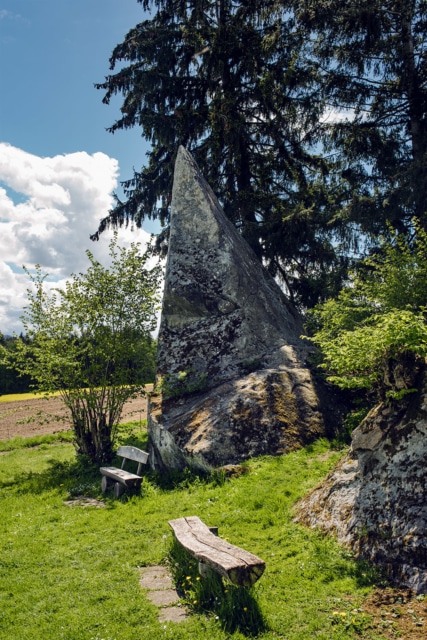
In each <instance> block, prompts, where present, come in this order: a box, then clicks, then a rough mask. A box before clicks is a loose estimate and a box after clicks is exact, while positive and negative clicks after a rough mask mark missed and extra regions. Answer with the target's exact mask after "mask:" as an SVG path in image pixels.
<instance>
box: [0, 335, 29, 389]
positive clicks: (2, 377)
mask: <svg viewBox="0 0 427 640" xmlns="http://www.w3.org/2000/svg"><path fill="white" fill-rule="evenodd" d="M19 339H21V340H25V339H26V338H25V336H21V337H20V338H16V337H12V336H2V334H1V333H0V345H1V346H2V347H4V348H5V349H6V350H8V351H13V350H14V349H15V345H16V341H17V340H19ZM32 385H34V380H32V379H31V378H30V376H28V375H19V373H18V372H17V371H15V369H9V368H8V367H7V366H6V365H5V364H3V363H2V362H0V395H6V394H11V393H25V392H26V391H29V390H30V388H31V386H32Z"/></svg>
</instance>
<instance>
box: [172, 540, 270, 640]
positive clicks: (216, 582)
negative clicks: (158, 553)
mask: <svg viewBox="0 0 427 640" xmlns="http://www.w3.org/2000/svg"><path fill="white" fill-rule="evenodd" d="M169 563H170V567H171V572H172V575H173V578H174V582H175V586H176V589H177V591H178V593H181V594H182V597H183V600H184V602H185V605H186V606H187V607H188V608H189V609H190V610H191V611H193V612H195V613H207V614H210V615H213V616H214V617H215V619H216V620H218V621H220V624H221V626H222V627H223V629H224V630H225V631H226V632H227V633H234V632H235V631H240V632H241V633H243V634H244V635H245V636H257V635H258V634H259V633H261V632H262V631H264V630H265V626H266V625H265V620H264V619H263V616H262V613H261V610H260V607H259V604H258V602H257V599H256V590H255V589H253V588H247V587H237V586H236V585H234V584H232V583H230V582H228V581H223V579H221V577H220V576H218V575H217V574H215V573H214V572H210V573H209V574H208V575H207V576H205V577H201V576H200V574H199V569H198V562H197V560H195V559H194V558H193V557H192V556H191V555H190V554H189V553H187V552H186V551H185V549H183V548H182V546H181V545H180V544H178V543H177V542H176V541H175V540H173V542H172V545H171V549H170V552H169Z"/></svg>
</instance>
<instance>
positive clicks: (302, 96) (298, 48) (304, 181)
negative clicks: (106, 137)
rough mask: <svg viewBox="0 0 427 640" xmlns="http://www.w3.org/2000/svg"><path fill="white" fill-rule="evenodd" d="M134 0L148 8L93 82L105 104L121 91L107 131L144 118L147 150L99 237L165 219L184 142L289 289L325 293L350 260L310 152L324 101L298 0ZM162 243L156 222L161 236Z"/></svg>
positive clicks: (320, 164) (319, 166)
mask: <svg viewBox="0 0 427 640" xmlns="http://www.w3.org/2000/svg"><path fill="white" fill-rule="evenodd" d="M139 2H140V4H142V6H143V8H144V9H146V10H150V12H151V13H150V19H148V20H144V21H142V22H141V23H139V24H138V25H136V26H135V27H134V28H133V29H131V31H129V33H128V34H127V35H126V37H125V39H124V41H123V42H122V43H121V44H119V45H117V46H116V47H115V49H114V50H113V53H112V55H111V57H110V69H111V70H112V72H113V73H111V75H108V76H107V77H106V79H105V82H103V83H101V84H98V85H96V86H97V88H99V89H101V90H103V91H104V92H105V94H104V98H103V101H104V102H105V103H107V104H108V103H110V101H111V100H112V99H113V98H114V97H115V96H117V95H118V96H120V97H121V98H122V105H121V113H120V114H119V117H118V118H117V120H116V121H115V122H114V124H113V125H112V126H111V127H110V129H109V130H110V131H111V132H113V133H114V132H116V131H118V130H121V129H128V128H132V127H137V128H140V130H141V133H142V135H143V136H144V138H145V139H147V140H149V141H150V143H151V150H150V151H149V153H148V154H147V155H148V163H147V165H146V166H144V167H142V168H141V170H139V171H136V172H135V173H134V177H133V179H130V180H128V181H126V182H124V185H123V186H124V191H125V195H126V199H125V201H119V200H117V202H116V206H115V208H114V209H113V211H111V212H110V214H109V216H108V217H107V218H105V219H104V220H102V221H101V225H100V227H99V230H98V232H97V233H96V234H95V235H94V237H98V235H99V233H100V232H101V231H102V230H103V229H105V228H106V227H107V226H110V225H113V226H121V225H122V224H124V223H126V222H127V221H132V222H134V223H136V225H137V226H139V225H141V224H142V221H143V220H144V219H145V218H147V217H148V218H158V219H160V221H161V223H162V224H164V225H167V224H168V221H169V213H170V202H171V193H172V179H173V169H174V161H175V157H176V154H177V151H178V147H179V145H180V144H182V145H184V146H185V147H186V148H187V149H188V150H189V151H190V152H191V153H192V154H193V156H194V158H195V160H196V161H197V163H198V165H199V167H200V169H201V170H202V172H203V174H204V176H205V178H206V179H207V181H208V182H209V184H210V186H211V187H212V189H213V190H214V192H215V194H216V195H217V197H218V198H219V200H220V202H221V204H222V206H223V207H224V211H225V213H226V215H227V216H228V218H229V219H230V220H231V222H232V223H233V224H234V225H235V226H236V227H237V228H238V229H239V230H240V231H241V232H242V235H243V236H244V237H245V239H246V240H247V241H248V242H249V244H250V245H251V246H252V248H253V249H254V251H255V252H256V254H257V255H258V256H259V257H260V258H263V259H264V263H265V264H268V266H269V269H270V270H271V272H272V273H273V274H274V275H278V276H279V277H281V278H282V279H283V281H284V283H285V285H286V287H287V288H288V289H289V291H290V292H291V294H292V295H294V296H295V297H296V298H297V299H299V300H300V301H302V302H303V303H304V304H312V302H313V300H317V299H319V297H320V298H321V299H323V298H324V297H325V291H326V290H331V289H332V290H333V291H335V290H336V288H337V286H338V285H339V282H340V279H341V277H342V273H343V272H345V267H346V260H345V259H344V258H342V257H338V256H337V252H336V250H335V247H336V245H335V244H334V242H333V240H334V238H335V233H336V232H337V226H336V224H335V218H334V213H335V212H334V211H333V209H331V207H330V206H329V202H328V200H329V197H330V196H329V195H328V193H327V192H326V191H325V189H324V175H325V174H327V172H328V169H327V164H328V161H327V159H326V158H320V157H319V155H318V154H317V153H315V152H314V151H313V150H314V148H315V145H316V142H317V141H318V139H319V134H320V127H319V119H320V116H321V113H322V111H323V109H324V103H323V96H322V93H321V92H320V91H318V87H317V84H316V82H317V76H318V71H317V68H316V62H315V61H314V60H313V59H312V58H311V57H310V55H307V47H308V45H309V43H310V39H309V38H308V39H305V37H306V36H305V34H304V31H303V30H302V29H301V28H300V26H299V25H297V24H296V22H295V19H294V15H293V4H294V3H293V2H292V0H289V1H287V2H281V3H276V2H269V1H268V0H262V1H259V2H245V3H236V2H233V1H232V0H221V1H220V0H191V2H186V3H182V2H175V1H173V0H159V1H157V2H153V1H149V0H139ZM159 203H160V206H159ZM339 225H341V222H340V223H339ZM166 244H167V241H166V238H165V232H163V233H162V235H161V236H160V237H159V246H160V248H164V247H165V246H166Z"/></svg>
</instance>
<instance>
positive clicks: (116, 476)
mask: <svg viewBox="0 0 427 640" xmlns="http://www.w3.org/2000/svg"><path fill="white" fill-rule="evenodd" d="M117 455H118V456H119V457H120V458H123V459H122V466H121V468H120V469H119V468H118V467H101V468H100V472H101V474H102V476H103V477H102V482H101V488H102V493H105V492H106V491H107V489H108V487H109V486H110V485H111V484H113V483H114V495H115V496H116V498H119V497H120V496H121V495H122V493H123V492H124V490H125V489H130V488H136V489H137V488H139V487H140V486H141V483H142V477H141V471H142V465H143V464H147V460H148V453H146V452H145V451H142V449H137V448H136V447H119V448H118V450H117ZM128 460H133V461H134V462H137V463H138V469H137V471H136V473H130V472H129V471H125V465H126V462H127V461H128Z"/></svg>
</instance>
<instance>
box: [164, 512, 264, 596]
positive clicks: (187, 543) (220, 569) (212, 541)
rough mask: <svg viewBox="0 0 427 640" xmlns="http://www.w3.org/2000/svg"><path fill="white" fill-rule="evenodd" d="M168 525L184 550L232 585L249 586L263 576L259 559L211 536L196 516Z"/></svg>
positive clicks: (262, 567)
mask: <svg viewBox="0 0 427 640" xmlns="http://www.w3.org/2000/svg"><path fill="white" fill-rule="evenodd" d="M169 525H170V527H171V528H172V529H173V532H174V535H175V538H176V540H177V541H178V542H179V543H180V544H181V545H182V546H183V547H184V549H186V550H187V551H188V552H189V553H190V554H191V555H192V556H193V557H195V558H196V559H197V560H198V561H199V562H201V563H203V564H205V565H207V566H209V567H210V568H211V569H213V570H214V571H215V572H216V573H218V574H219V575H221V576H222V577H224V578H227V579H228V580H230V581H231V582H232V583H233V584H236V585H239V586H243V587H250V586H252V585H253V584H254V583H255V582H256V581H257V580H259V578H260V577H261V576H262V574H263V573H264V569H265V562H264V561H263V560H261V558H258V557H257V556H255V555H253V554H252V553H249V552H248V551H245V550H244V549H241V548H240V547H236V546H235V545H232V544H230V543H229V542H227V541H226V540H223V539H222V538H219V537H217V536H215V535H214V534H213V533H212V532H211V531H210V530H209V528H208V527H207V526H206V525H205V524H204V523H203V522H202V521H201V520H200V518H198V517H197V516H190V517H186V518H177V519H176V520H170V521H169Z"/></svg>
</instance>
